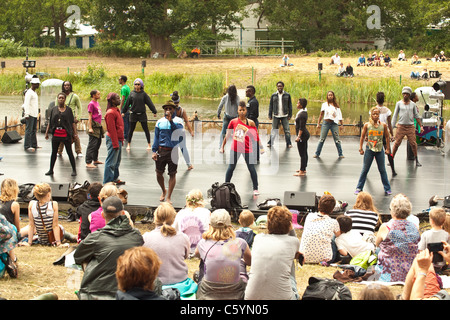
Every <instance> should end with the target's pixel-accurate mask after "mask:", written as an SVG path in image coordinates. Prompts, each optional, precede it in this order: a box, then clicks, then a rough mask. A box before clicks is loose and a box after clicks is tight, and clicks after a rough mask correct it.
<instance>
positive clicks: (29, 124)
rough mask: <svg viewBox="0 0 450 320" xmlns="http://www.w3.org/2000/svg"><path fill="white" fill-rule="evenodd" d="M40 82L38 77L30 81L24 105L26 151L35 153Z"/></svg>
mask: <svg viewBox="0 0 450 320" xmlns="http://www.w3.org/2000/svg"><path fill="white" fill-rule="evenodd" d="M40 83H41V82H40V81H39V78H38V77H36V76H35V77H33V78H32V79H31V81H30V84H31V89H28V90H27V92H26V93H25V101H24V103H23V110H24V116H25V124H26V127H25V140H24V144H23V146H24V149H25V150H26V151H30V152H34V151H35V150H36V148H37V147H38V146H37V139H36V130H37V128H36V126H37V117H38V114H39V98H38V95H37V93H36V90H37V89H38V88H39V85H40Z"/></svg>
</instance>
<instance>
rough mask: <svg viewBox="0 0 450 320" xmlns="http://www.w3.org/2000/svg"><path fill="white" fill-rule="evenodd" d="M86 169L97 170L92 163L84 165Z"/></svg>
mask: <svg viewBox="0 0 450 320" xmlns="http://www.w3.org/2000/svg"><path fill="white" fill-rule="evenodd" d="M86 168H97V166H96V165H95V164H93V163H88V164H86Z"/></svg>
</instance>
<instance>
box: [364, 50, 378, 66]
mask: <svg viewBox="0 0 450 320" xmlns="http://www.w3.org/2000/svg"><path fill="white" fill-rule="evenodd" d="M376 56H377V53H376V52H374V53H372V54H371V55H370V56H369V57H367V64H366V65H367V66H368V67H373V66H374V65H375V58H376Z"/></svg>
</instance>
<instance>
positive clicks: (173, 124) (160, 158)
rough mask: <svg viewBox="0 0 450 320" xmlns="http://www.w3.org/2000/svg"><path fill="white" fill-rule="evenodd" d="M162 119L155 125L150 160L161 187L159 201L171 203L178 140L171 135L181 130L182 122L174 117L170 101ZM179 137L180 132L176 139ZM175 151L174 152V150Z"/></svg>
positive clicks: (174, 181)
mask: <svg viewBox="0 0 450 320" xmlns="http://www.w3.org/2000/svg"><path fill="white" fill-rule="evenodd" d="M162 107H163V109H164V117H162V118H161V119H159V120H158V121H157V122H156V125H155V138H154V141H153V147H152V151H153V154H152V159H153V160H154V161H155V162H156V170H155V171H156V180H157V181H158V184H159V186H160V187H161V190H162V194H161V197H160V198H159V201H161V202H162V201H167V202H171V197H172V192H173V189H174V188H175V184H176V174H177V168H178V150H177V149H175V148H177V147H178V146H177V144H178V143H179V139H177V140H174V139H175V136H174V135H173V134H174V132H175V131H176V130H177V129H180V131H181V130H182V129H183V125H182V120H181V119H180V118H178V117H177V116H176V113H175V108H176V106H175V104H174V103H173V101H172V100H170V101H167V102H166V104H164V105H163V106H162ZM180 136H181V132H180V133H179V135H178V138H179V137H180ZM174 149H175V150H174ZM166 165H167V166H168V174H169V189H168V190H166V187H165V185H164V176H163V173H164V171H165V169H166Z"/></svg>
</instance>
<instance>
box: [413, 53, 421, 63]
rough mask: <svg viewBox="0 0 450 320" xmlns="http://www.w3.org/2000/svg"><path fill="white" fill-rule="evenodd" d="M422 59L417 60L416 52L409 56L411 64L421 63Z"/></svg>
mask: <svg viewBox="0 0 450 320" xmlns="http://www.w3.org/2000/svg"><path fill="white" fill-rule="evenodd" d="M421 63H422V61H420V60H419V56H418V55H417V53H414V55H413V56H412V58H411V64H421Z"/></svg>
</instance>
